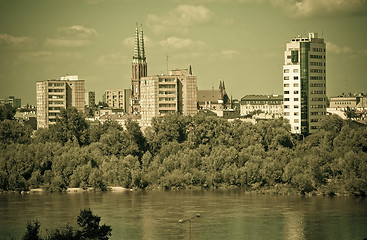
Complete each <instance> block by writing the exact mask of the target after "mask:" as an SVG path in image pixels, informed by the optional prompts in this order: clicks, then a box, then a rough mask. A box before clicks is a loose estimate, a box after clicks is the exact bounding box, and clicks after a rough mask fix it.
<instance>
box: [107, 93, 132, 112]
mask: <svg viewBox="0 0 367 240" xmlns="http://www.w3.org/2000/svg"><path fill="white" fill-rule="evenodd" d="M103 96H104V97H105V99H104V102H105V103H107V105H108V107H109V108H111V109H123V112H125V113H128V112H129V109H130V101H129V99H130V89H115V90H106V91H105V93H104V95H103Z"/></svg>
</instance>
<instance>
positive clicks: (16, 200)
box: [0, 190, 367, 240]
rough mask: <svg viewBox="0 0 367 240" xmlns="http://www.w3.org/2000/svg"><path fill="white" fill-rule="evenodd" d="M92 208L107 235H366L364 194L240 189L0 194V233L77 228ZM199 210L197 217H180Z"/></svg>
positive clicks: (18, 234)
mask: <svg viewBox="0 0 367 240" xmlns="http://www.w3.org/2000/svg"><path fill="white" fill-rule="evenodd" d="M84 208H90V209H92V211H93V213H94V214H96V215H98V216H101V222H102V223H106V224H107V225H110V226H111V227H112V237H111V238H110V239H112V240H117V239H190V235H191V239H210V240H213V239H249V240H250V239H360V240H362V239H364V238H367V199H365V198H349V197H332V198H329V197H298V196H271V195H258V194H250V193H245V192H244V191H242V190H214V191H212V190H182V191H136V192H130V191H126V192H105V193H63V194H61V193H60V194H58V193H53V194H49V193H37V194H23V195H21V194H0V236H1V237H0V239H10V237H15V238H16V239H20V238H21V236H22V235H23V234H24V232H25V226H26V222H27V221H28V220H33V219H37V220H38V221H40V223H41V229H42V234H43V235H45V234H46V231H47V230H46V229H52V228H60V227H62V226H65V225H66V223H70V225H72V226H75V227H76V218H77V216H78V214H79V211H80V209H84ZM196 214H200V217H199V218H194V219H193V220H192V221H191V224H190V222H189V221H187V222H184V223H179V222H178V220H180V219H188V218H191V217H195V216H196Z"/></svg>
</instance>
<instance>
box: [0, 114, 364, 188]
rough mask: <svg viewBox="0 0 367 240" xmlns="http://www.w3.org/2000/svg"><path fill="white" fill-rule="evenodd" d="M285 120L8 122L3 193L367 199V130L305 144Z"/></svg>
mask: <svg viewBox="0 0 367 240" xmlns="http://www.w3.org/2000/svg"><path fill="white" fill-rule="evenodd" d="M289 128H290V127H289V125H288V124H287V123H286V122H285V121H284V120H281V119H278V120H267V121H261V122H259V123H257V124H255V125H253V124H251V123H247V122H242V121H239V120H235V121H232V122H229V121H227V120H225V119H222V118H218V117H213V116H207V115H203V114H198V115H196V116H194V117H189V116H181V115H176V114H172V115H167V116H165V117H159V118H155V119H154V120H153V122H152V127H151V128H148V129H146V130H145V132H144V134H143V133H142V131H141V130H140V127H139V125H138V124H137V123H136V122H133V121H129V122H127V124H126V126H125V128H123V127H121V126H120V125H118V124H117V123H115V122H107V123H105V124H103V125H101V126H89V125H88V124H87V123H86V122H85V121H84V119H83V117H82V115H81V114H80V113H78V112H76V110H75V109H72V110H67V111H64V112H63V113H62V114H61V117H60V119H59V120H58V122H57V124H56V125H54V126H51V127H50V128H49V129H40V130H38V131H37V132H35V134H34V135H33V136H32V137H31V135H30V132H29V129H27V128H26V127H24V126H22V125H19V124H18V123H16V122H12V124H11V121H10V120H5V121H2V122H0V131H1V133H0V141H1V143H0V144H1V147H0V149H1V150H0V189H3V190H16V191H19V190H27V189H30V188H39V187H41V188H43V189H46V190H48V191H64V190H65V189H66V188H68V187H80V188H84V189H85V188H88V187H92V188H94V189H95V190H106V189H107V187H108V186H122V187H126V188H141V189H144V188H164V189H170V188H191V187H201V188H217V187H230V186H236V187H243V188H246V189H249V190H254V191H272V192H279V193H288V192H297V193H302V194H304V193H322V194H327V195H330V194H335V193H338V194H347V195H365V194H366V192H367V128H360V129H358V130H355V129H352V128H350V127H349V126H348V125H347V124H345V122H343V120H341V119H340V118H338V117H336V116H326V117H325V118H324V119H323V122H322V127H321V129H320V131H319V132H318V133H316V134H312V135H310V136H307V137H305V138H304V139H297V138H295V136H293V135H291V134H290V132H289Z"/></svg>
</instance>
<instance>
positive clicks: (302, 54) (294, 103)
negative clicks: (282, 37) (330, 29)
mask: <svg viewBox="0 0 367 240" xmlns="http://www.w3.org/2000/svg"><path fill="white" fill-rule="evenodd" d="M283 91H284V101H283V104H284V118H285V119H288V120H289V123H290V125H291V132H292V133H295V134H303V135H308V134H310V133H315V132H317V130H318V128H319V126H320V120H321V118H322V117H323V116H324V115H325V114H326V105H327V104H326V100H327V98H326V45H325V43H324V39H323V38H319V37H318V35H317V33H309V34H308V36H306V37H302V36H301V35H299V36H297V37H296V38H293V39H292V40H291V41H290V42H289V43H287V45H286V50H285V52H284V65H283Z"/></svg>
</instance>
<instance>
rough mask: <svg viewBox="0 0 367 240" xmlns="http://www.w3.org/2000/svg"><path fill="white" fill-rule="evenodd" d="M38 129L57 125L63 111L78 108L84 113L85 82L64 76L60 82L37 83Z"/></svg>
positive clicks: (76, 77) (45, 81) (75, 77)
mask: <svg viewBox="0 0 367 240" xmlns="http://www.w3.org/2000/svg"><path fill="white" fill-rule="evenodd" d="M36 89H37V128H45V127H49V125H51V124H55V123H56V119H57V116H58V115H59V114H60V112H61V109H66V108H68V107H71V106H73V107H76V108H77V109H78V110H79V111H82V112H84V80H80V79H79V78H78V76H75V75H74V76H69V75H67V76H63V77H61V78H60V80H56V79H54V80H44V81H38V82H37V83H36Z"/></svg>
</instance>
